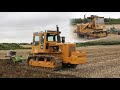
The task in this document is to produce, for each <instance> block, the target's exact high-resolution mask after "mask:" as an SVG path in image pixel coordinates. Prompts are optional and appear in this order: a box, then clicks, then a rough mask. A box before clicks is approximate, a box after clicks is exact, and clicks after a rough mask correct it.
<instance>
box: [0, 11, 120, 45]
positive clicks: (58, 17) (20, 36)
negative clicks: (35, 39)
mask: <svg viewBox="0 0 120 90" xmlns="http://www.w3.org/2000/svg"><path fill="white" fill-rule="evenodd" d="M84 14H86V17H87V16H90V15H98V16H103V17H106V18H109V17H110V18H120V12H0V43H7V42H16V43H20V42H28V43H30V42H31V41H32V34H33V32H36V31H37V32H39V31H44V30H48V29H51V30H56V25H59V27H60V31H61V32H62V34H61V35H62V36H65V37H66V41H67V42H76V40H74V39H73V38H72V37H71V34H70V31H71V30H70V27H69V19H71V18H83V17H84Z"/></svg>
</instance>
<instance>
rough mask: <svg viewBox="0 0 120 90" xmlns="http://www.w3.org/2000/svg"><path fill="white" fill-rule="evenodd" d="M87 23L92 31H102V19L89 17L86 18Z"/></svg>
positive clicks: (103, 26)
mask: <svg viewBox="0 0 120 90" xmlns="http://www.w3.org/2000/svg"><path fill="white" fill-rule="evenodd" d="M88 21H89V23H90V27H92V28H94V29H104V28H105V25H104V17H99V16H96V15H91V17H88Z"/></svg>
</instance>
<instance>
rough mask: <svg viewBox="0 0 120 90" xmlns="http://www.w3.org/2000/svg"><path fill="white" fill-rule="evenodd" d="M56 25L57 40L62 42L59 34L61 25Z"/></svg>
mask: <svg viewBox="0 0 120 90" xmlns="http://www.w3.org/2000/svg"><path fill="white" fill-rule="evenodd" d="M56 27H57V42H58V43H61V40H60V35H59V27H58V25H56Z"/></svg>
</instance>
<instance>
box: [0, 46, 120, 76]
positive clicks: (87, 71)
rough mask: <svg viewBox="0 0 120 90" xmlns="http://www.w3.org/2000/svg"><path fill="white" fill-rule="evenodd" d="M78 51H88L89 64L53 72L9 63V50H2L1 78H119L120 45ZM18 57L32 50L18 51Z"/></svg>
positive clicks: (0, 59)
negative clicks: (7, 54)
mask: <svg viewBox="0 0 120 90" xmlns="http://www.w3.org/2000/svg"><path fill="white" fill-rule="evenodd" d="M77 50H81V51H86V53H87V63H85V64H80V65H78V66H77V67H76V69H73V68H69V69H67V68H64V69H60V70H59V71H53V70H51V69H48V68H41V67H38V68H35V67H30V66H24V65H21V64H13V63H9V62H8V61H9V60H8V59H9V58H5V57H4V56H5V54H6V53H7V52H8V51H9V50H0V77H1V78H16V77H18V78H77V77H78V78H119V77H120V45H108V46H107V45H106V46H87V47H79V48H77ZM16 51H17V55H18V56H19V55H22V56H23V57H27V55H28V54H29V52H30V49H26V50H25V49H24V50H16Z"/></svg>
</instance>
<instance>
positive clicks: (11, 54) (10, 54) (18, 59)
mask: <svg viewBox="0 0 120 90" xmlns="http://www.w3.org/2000/svg"><path fill="white" fill-rule="evenodd" d="M5 57H10V60H11V61H12V62H13V63H14V64H15V63H17V62H24V61H26V58H23V57H22V56H16V52H15V51H10V52H8V53H7V54H6V55H5Z"/></svg>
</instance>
